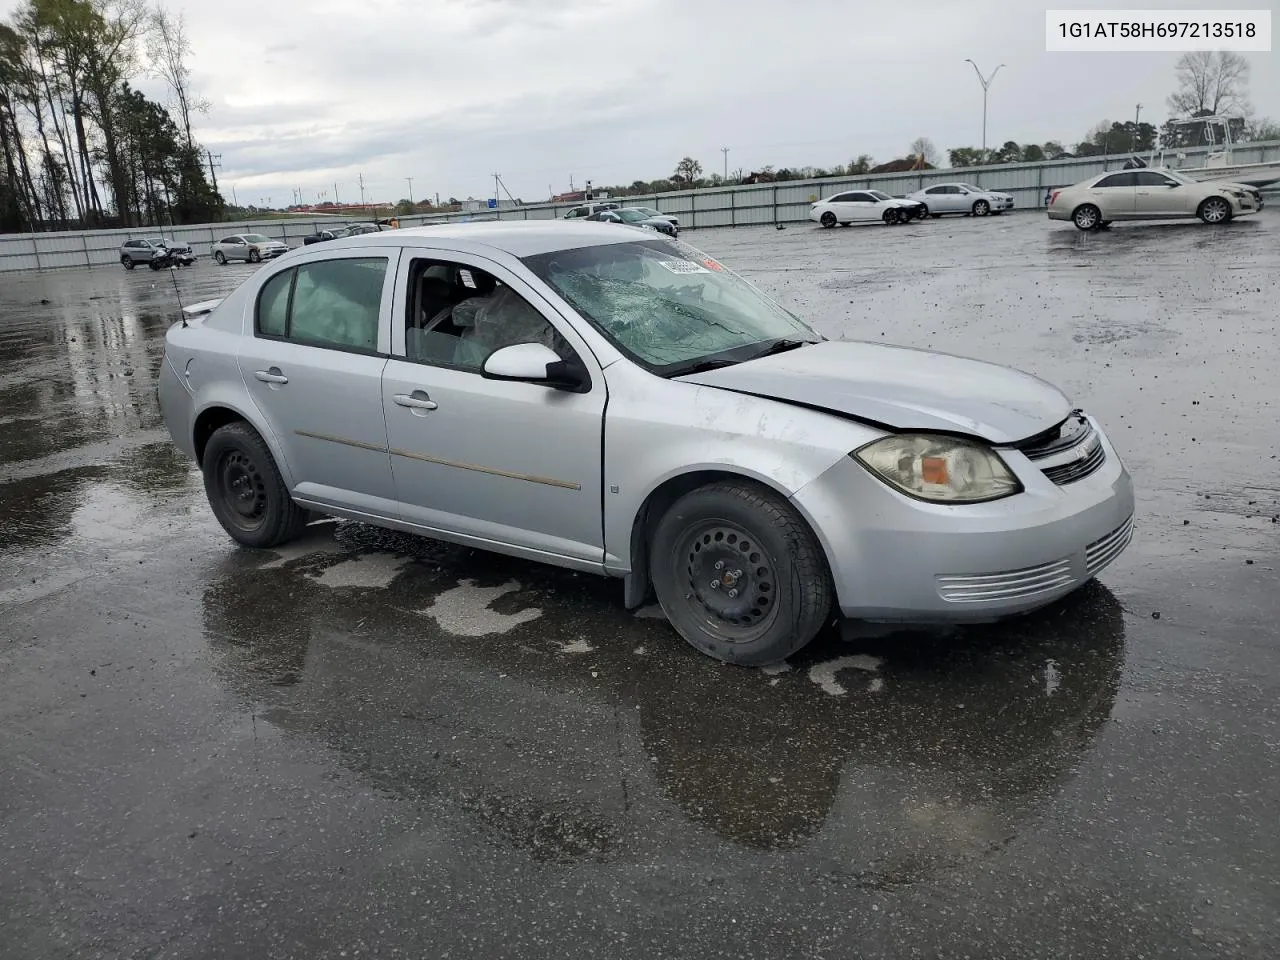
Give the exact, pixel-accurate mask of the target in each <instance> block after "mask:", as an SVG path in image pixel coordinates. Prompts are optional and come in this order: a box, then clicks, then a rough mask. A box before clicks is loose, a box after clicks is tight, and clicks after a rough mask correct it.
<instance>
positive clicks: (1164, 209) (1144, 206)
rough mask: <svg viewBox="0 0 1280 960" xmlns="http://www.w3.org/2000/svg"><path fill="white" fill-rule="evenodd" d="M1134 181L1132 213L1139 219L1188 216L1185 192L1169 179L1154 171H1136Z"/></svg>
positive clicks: (1189, 212)
mask: <svg viewBox="0 0 1280 960" xmlns="http://www.w3.org/2000/svg"><path fill="white" fill-rule="evenodd" d="M1133 176H1134V179H1135V180H1136V181H1137V185H1136V187H1135V188H1134V212H1135V213H1136V214H1137V215H1138V216H1140V217H1177V216H1189V215H1190V214H1191V213H1194V212H1195V211H1188V210H1187V191H1186V189H1185V188H1184V187H1183V186H1182V184H1180V183H1178V181H1177V180H1174V179H1173V178H1171V177H1166V176H1165V175H1164V174H1163V173H1156V171H1154V170H1136V171H1134V174H1133Z"/></svg>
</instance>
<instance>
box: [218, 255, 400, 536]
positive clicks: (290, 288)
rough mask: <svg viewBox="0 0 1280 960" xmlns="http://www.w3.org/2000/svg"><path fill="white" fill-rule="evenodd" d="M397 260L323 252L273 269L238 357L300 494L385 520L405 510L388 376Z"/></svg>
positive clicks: (242, 340)
mask: <svg viewBox="0 0 1280 960" xmlns="http://www.w3.org/2000/svg"><path fill="white" fill-rule="evenodd" d="M313 249H317V250H318V251H323V250H324V248H323V247H319V248H313ZM398 259H399V251H398V250H395V249H393V250H391V251H387V250H386V248H379V249H378V251H377V252H376V253H369V252H360V251H342V252H341V253H337V254H334V255H331V256H327V257H324V256H321V255H320V254H319V253H317V255H315V256H314V257H309V258H308V259H306V260H305V261H304V262H302V263H298V264H296V265H295V266H292V267H290V268H288V269H285V270H279V271H274V272H272V274H271V275H270V277H269V278H268V279H267V281H266V283H264V284H263V285H262V286H261V288H260V289H259V291H258V294H257V297H256V300H255V303H254V307H253V313H254V315H253V326H252V329H251V330H250V331H248V332H247V335H246V336H245V337H243V338H242V339H241V348H240V356H239V361H240V370H241V373H242V375H243V376H244V382H245V384H246V386H247V387H248V389H249V392H250V394H251V395H252V396H253V399H254V402H255V403H256V404H257V405H258V408H259V409H260V410H262V412H263V414H264V415H265V416H266V419H267V420H268V422H269V423H270V424H271V426H272V428H273V429H274V430H275V433H276V436H277V438H278V439H279V442H280V445H281V447H282V449H283V451H284V455H285V459H286V461H287V462H288V466H289V470H290V473H291V474H292V477H293V483H294V485H293V488H292V490H293V493H294V494H295V495H296V496H298V497H302V498H305V499H307V500H311V501H314V502H317V503H321V504H331V505H334V506H338V507H342V508H344V509H347V510H355V511H359V512H361V513H366V514H371V515H374V516H386V517H395V516H396V509H397V508H396V496H395V489H394V485H393V483H392V478H391V461H390V455H389V453H388V452H387V429H386V423H385V422H384V420H383V416H382V370H383V367H385V366H386V363H387V360H386V353H387V346H388V343H389V341H390V333H389V324H388V320H387V318H388V317H389V315H390V306H391V293H392V289H393V284H394V278H395V267H396V264H397V262H398Z"/></svg>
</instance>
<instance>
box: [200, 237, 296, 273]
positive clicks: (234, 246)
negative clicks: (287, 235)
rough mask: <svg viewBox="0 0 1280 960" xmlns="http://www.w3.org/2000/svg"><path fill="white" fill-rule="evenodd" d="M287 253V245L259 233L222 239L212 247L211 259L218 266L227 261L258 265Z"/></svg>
mask: <svg viewBox="0 0 1280 960" xmlns="http://www.w3.org/2000/svg"><path fill="white" fill-rule="evenodd" d="M288 252H289V245H288V244H287V243H282V242H281V241H279V240H272V239H271V238H270V237H265V236H263V235H262V234H260V233H237V234H234V235H233V236H230V237H223V238H222V239H221V240H219V241H218V242H217V243H215V244H214V245H213V259H214V260H215V261H217V263H218V265H219V266H221V265H222V264H224V263H226V262H227V261H228V260H247V261H248V262H249V263H260V262H261V261H263V260H270V259H272V258H273V257H278V256H280V254H282V253H288Z"/></svg>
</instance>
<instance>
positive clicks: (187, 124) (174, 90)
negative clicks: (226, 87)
mask: <svg viewBox="0 0 1280 960" xmlns="http://www.w3.org/2000/svg"><path fill="white" fill-rule="evenodd" d="M147 39H148V43H147V55H148V56H149V57H150V58H151V61H152V70H153V72H154V73H155V74H156V75H158V76H159V77H160V79H162V80H163V81H164V82H165V83H167V84H168V85H169V92H170V94H171V95H172V97H173V99H172V101H171V103H170V106H172V107H174V108H176V109H177V111H178V123H179V125H180V127H181V128H182V133H183V136H185V137H186V140H187V147H188V148H191V147H192V146H193V145H194V143H195V139H194V137H193V136H192V135H191V115H192V114H193V113H201V114H203V113H206V112H208V110H209V101H208V100H205V99H203V98H202V97H198V96H196V95H195V93H194V92H193V91H192V89H191V70H190V69H189V68H188V67H187V58H188V57H189V56H190V55H191V41H190V39H188V37H187V25H186V19H185V17H184V16H183V15H182V14H181V13H179V14H178V15H177V16H176V17H175V16H174V15H173V14H171V13H169V12H167V11H166V10H165V9H164V7H159V6H158V7H156V9H155V10H154V12H153V13H152V21H151V33H150V36H149V37H148V38H147Z"/></svg>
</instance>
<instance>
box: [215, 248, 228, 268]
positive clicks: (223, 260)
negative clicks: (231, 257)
mask: <svg viewBox="0 0 1280 960" xmlns="http://www.w3.org/2000/svg"><path fill="white" fill-rule="evenodd" d="M213 262H214V263H216V264H217V265H218V266H220V267H225V266H226V265H227V257H226V254H224V253H223V252H222V251H221V250H215V251H213Z"/></svg>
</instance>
